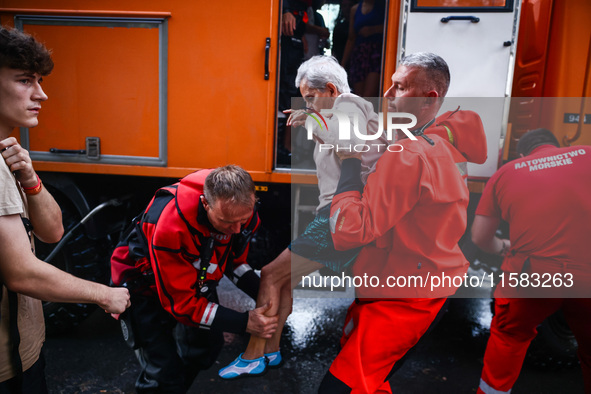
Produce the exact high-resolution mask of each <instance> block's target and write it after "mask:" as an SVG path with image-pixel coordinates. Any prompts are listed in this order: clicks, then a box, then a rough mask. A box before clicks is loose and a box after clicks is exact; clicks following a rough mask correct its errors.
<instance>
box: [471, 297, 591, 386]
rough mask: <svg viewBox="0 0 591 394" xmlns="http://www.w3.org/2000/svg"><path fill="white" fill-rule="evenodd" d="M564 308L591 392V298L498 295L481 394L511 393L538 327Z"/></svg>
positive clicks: (585, 380)
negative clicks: (506, 296)
mask: <svg viewBox="0 0 591 394" xmlns="http://www.w3.org/2000/svg"><path fill="white" fill-rule="evenodd" d="M560 309H562V311H563V313H564V317H565V318H566V321H567V323H568V325H569V327H570V329H571V330H572V332H573V334H574V335H575V338H576V339H577V342H578V344H579V350H578V353H577V354H578V356H579V359H580V361H581V367H582V369H583V380H584V383H585V393H588V394H589V393H591V299H589V298H584V299H578V298H564V299H561V298H512V299H508V298H497V299H495V316H494V317H493V320H492V324H491V328H490V338H489V340H488V344H487V346H486V352H485V355H484V368H483V370H482V376H481V379H480V386H479V388H478V393H479V394H502V393H506V392H509V390H511V388H512V387H513V385H514V384H515V381H516V380H517V377H518V376H519V372H520V371H521V366H522V364H523V359H524V358H525V354H526V352H527V348H528V347H529V344H530V342H531V341H532V339H534V338H535V336H536V334H537V330H536V327H537V326H538V325H539V324H541V323H542V322H543V321H544V319H546V318H547V317H548V316H550V315H552V314H553V313H554V312H556V311H558V310H560Z"/></svg>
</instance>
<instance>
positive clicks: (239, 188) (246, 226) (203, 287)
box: [111, 165, 277, 393]
mask: <svg viewBox="0 0 591 394" xmlns="http://www.w3.org/2000/svg"><path fill="white" fill-rule="evenodd" d="M255 201H256V197H255V186H254V183H253V181H252V178H251V177H250V175H249V174H248V173H247V172H246V171H244V170H243V169H242V168H240V167H238V166H231V165H229V166H225V167H220V168H217V169H215V170H202V171H198V172H195V173H193V174H190V175H188V176H186V177H185V178H183V179H181V181H180V182H178V183H176V184H174V185H171V186H168V187H164V188H162V189H159V190H158V191H157V192H156V194H155V196H154V198H153V199H152V201H151V202H150V203H149V205H148V207H147V208H146V210H145V211H144V213H143V214H142V215H141V216H140V217H139V218H136V219H135V220H134V226H133V227H132V230H131V232H130V233H129V234H128V236H127V237H126V239H125V240H124V241H123V242H122V243H121V244H120V245H118V247H117V248H116V249H115V251H114V253H113V256H112V259H111V268H112V277H113V282H114V283H115V284H117V285H125V286H127V287H128V288H129V290H130V292H131V299H132V305H133V307H132V308H130V309H129V310H128V314H127V316H123V322H124V323H125V328H126V329H127V332H128V333H129V334H130V335H131V336H130V337H128V338H126V339H127V340H128V344H130V345H131V346H133V348H134V349H136V355H137V357H138V359H139V361H140V365H141V373H140V376H139V378H138V380H137V382H136V390H137V392H138V393H147V392H150V393H153V392H166V393H185V392H186V391H187V390H188V389H189V387H190V386H191V384H192V382H193V380H194V379H195V377H196V376H197V374H198V372H199V371H200V370H202V369H206V368H208V367H209V366H210V365H211V364H213V363H214V362H215V360H216V358H217V356H218V354H219V351H220V350H221V348H222V345H223V343H224V340H223V332H224V331H225V332H233V333H239V334H240V333H244V332H245V331H246V332H249V333H253V334H256V335H258V336H261V337H265V338H269V337H270V336H271V335H272V334H273V332H274V331H275V329H276V327H277V317H275V316H271V317H266V316H264V312H265V311H267V309H268V307H269V305H264V306H262V307H260V308H257V309H255V310H252V311H249V312H244V313H241V312H237V311H234V310H232V309H229V308H225V307H223V306H221V305H219V303H218V299H217V293H216V286H217V284H218V282H219V281H220V280H221V279H222V276H223V275H226V276H228V277H230V278H231V279H232V280H233V282H234V283H235V284H236V285H237V286H238V287H239V288H240V289H242V290H243V291H244V292H245V293H246V294H248V295H249V296H250V297H252V298H255V299H256V296H257V292H258V287H259V277H258V276H257V275H256V274H255V272H254V271H253V270H252V269H251V267H250V266H249V265H248V264H247V263H246V256H247V254H248V243H249V241H250V238H251V235H252V233H253V232H254V231H255V230H256V227H257V226H258V224H259V219H258V215H257V213H256V210H255ZM125 331H126V330H124V336H125Z"/></svg>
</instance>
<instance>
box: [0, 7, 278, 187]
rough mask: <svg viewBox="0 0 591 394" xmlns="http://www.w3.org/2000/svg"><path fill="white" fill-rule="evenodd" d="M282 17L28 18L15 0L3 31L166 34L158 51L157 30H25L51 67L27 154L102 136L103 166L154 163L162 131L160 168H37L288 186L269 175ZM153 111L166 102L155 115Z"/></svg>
mask: <svg viewBox="0 0 591 394" xmlns="http://www.w3.org/2000/svg"><path fill="white" fill-rule="evenodd" d="M48 6H50V7H52V9H46V7H48ZM53 7H55V8H53ZM279 7H280V3H279V2H278V1H273V0H256V1H249V2H225V1H219V2H191V1H168V2H165V3H163V2H160V1H154V0H152V1H125V2H122V1H114V0H110V1H100V2H99V1H85V2H80V1H67V0H64V1H53V2H51V4H48V3H47V2H46V1H35V0H33V1H27V2H26V8H24V7H23V2H22V1H19V0H14V1H10V0H3V1H1V2H0V15H1V19H0V21H1V22H2V24H3V25H13V24H14V19H13V18H14V16H15V15H23V14H24V15H42V16H57V15H60V16H61V15H65V16H74V17H100V18H107V19H115V18H158V19H161V20H163V21H165V23H166V25H167V26H166V29H167V35H166V39H165V40H164V43H163V42H162V40H161V39H160V38H159V31H158V29H157V28H142V27H139V28H126V27H125V26H122V27H95V26H71V25H68V24H67V23H64V24H63V25H58V26H56V25H43V24H25V25H24V26H23V29H24V30H25V31H27V32H30V33H32V34H34V35H35V36H37V37H38V38H39V40H41V41H42V42H44V43H45V44H46V46H47V47H49V48H51V49H52V50H53V56H54V60H55V64H56V66H55V69H54V72H53V73H52V75H51V76H50V77H48V78H46V79H45V82H44V88H45V90H46V93H47V94H48V96H49V97H50V100H48V101H47V102H46V103H44V108H43V111H42V113H41V117H40V119H41V122H40V125H39V126H38V127H37V128H36V129H32V130H31V138H30V140H31V145H30V148H31V150H33V151H41V152H47V151H48V150H49V149H50V148H59V149H69V150H79V149H84V147H85V137H88V136H93V137H100V141H101V156H102V155H115V156H123V157H149V158H158V157H159V154H160V153H159V138H158V133H159V127H160V122H162V123H163V125H164V126H163V127H162V128H163V129H165V132H166V135H165V140H164V141H160V144H161V145H162V146H165V151H164V154H160V159H161V161H163V163H160V164H156V165H127V164H125V163H123V164H102V163H99V162H97V163H80V162H68V161H64V162H62V161H43V160H41V161H38V162H37V163H36V168H37V169H38V170H41V171H56V172H81V173H101V174H120V175H144V176H159V177H182V176H184V175H186V174H188V173H189V172H192V171H194V170H197V169H200V168H209V167H216V166H219V165H223V164H227V163H233V164H238V165H241V166H243V167H244V168H246V169H248V170H249V171H250V172H251V174H252V175H253V177H254V178H255V180H257V181H277V182H289V180H290V177H289V174H282V173H273V152H274V129H275V115H276V114H275V110H274V108H275V107H276V105H275V102H276V82H275V81H276V78H277V74H276V70H277V50H278V48H277V44H276V43H277V42H278V30H279V24H278V20H279ZM266 38H270V42H271V43H272V45H271V47H270V50H269V71H270V75H269V78H268V80H265V78H264V68H265V43H266V41H265V40H266ZM159 51H165V53H164V54H161V56H160V57H159ZM163 62H165V63H164V67H163ZM163 71H165V73H164V75H162V72H163ZM159 73H160V75H159ZM159 78H161V79H163V80H162V85H161V86H160V87H159ZM138 82H139V83H138ZM162 86H164V89H162ZM163 90H165V92H163ZM163 93H164V94H163ZM159 100H165V102H164V104H163V105H164V111H163V112H161V113H159ZM162 146H160V148H162ZM163 158H165V159H163Z"/></svg>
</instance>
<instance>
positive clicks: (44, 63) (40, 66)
mask: <svg viewBox="0 0 591 394" xmlns="http://www.w3.org/2000/svg"><path fill="white" fill-rule="evenodd" d="M0 67H9V68H14V69H18V70H25V71H29V72H33V73H38V74H40V75H48V74H49V73H51V70H53V60H51V52H50V51H49V50H48V49H47V48H45V46H43V44H41V43H40V42H37V41H36V40H35V39H34V38H33V37H32V36H30V35H28V34H26V33H23V32H21V31H19V30H17V29H7V28H4V27H1V26H0Z"/></svg>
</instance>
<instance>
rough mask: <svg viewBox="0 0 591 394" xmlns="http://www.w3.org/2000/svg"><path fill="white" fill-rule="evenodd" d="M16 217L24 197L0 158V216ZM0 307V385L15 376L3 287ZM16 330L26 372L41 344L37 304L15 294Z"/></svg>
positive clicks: (42, 331)
mask: <svg viewBox="0 0 591 394" xmlns="http://www.w3.org/2000/svg"><path fill="white" fill-rule="evenodd" d="M17 214H22V215H26V209H25V204H24V198H23V196H22V194H21V191H20V188H19V187H18V186H17V183H16V180H15V179H14V176H13V175H12V173H11V172H10V169H9V168H8V166H7V165H6V162H5V161H4V160H3V159H0V216H4V215H17ZM14 264H18V262H17V261H15V262H14ZM0 308H1V311H0V314H1V316H0V382H4V381H6V380H8V379H11V378H13V377H14V376H15V374H16V373H15V371H14V367H13V365H12V362H11V355H10V342H9V310H8V295H7V291H6V288H5V287H4V286H2V303H1V305H0ZM18 330H19V334H20V339H21V343H20V347H19V351H20V355H21V361H22V364H23V370H25V371H26V370H27V369H29V368H30V367H31V366H32V365H33V364H34V363H35V362H36V361H37V360H38V359H39V354H40V353H41V347H42V346H43V342H44V341H45V323H44V320H43V307H42V304H41V301H39V300H36V299H34V298H31V297H27V296H24V295H22V294H19V295H18Z"/></svg>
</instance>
